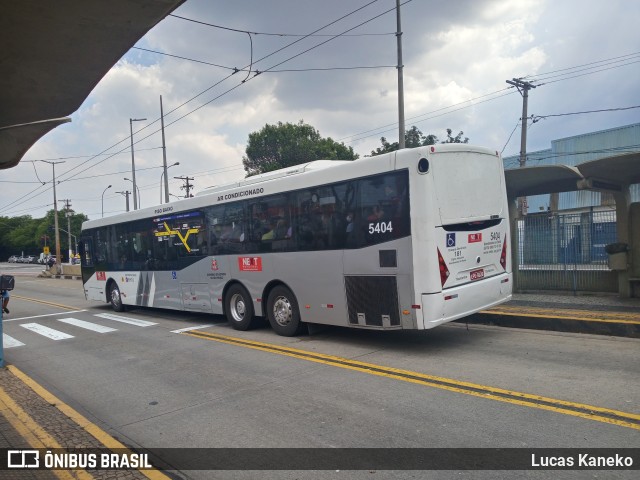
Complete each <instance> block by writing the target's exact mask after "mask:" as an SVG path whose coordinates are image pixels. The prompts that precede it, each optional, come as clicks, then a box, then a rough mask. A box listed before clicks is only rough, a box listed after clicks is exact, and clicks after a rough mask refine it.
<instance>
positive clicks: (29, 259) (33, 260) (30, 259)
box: [24, 255, 38, 263]
mask: <svg viewBox="0 0 640 480" xmlns="http://www.w3.org/2000/svg"><path fill="white" fill-rule="evenodd" d="M36 260H38V258H37V257H36V256H35V255H27V256H26V257H24V263H36Z"/></svg>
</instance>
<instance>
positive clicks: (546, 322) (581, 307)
mask: <svg viewBox="0 0 640 480" xmlns="http://www.w3.org/2000/svg"><path fill="white" fill-rule="evenodd" d="M459 322H462V323H476V324H485V325H497V326H502V327H513V328H528V329H535V330H551V331H556V332H575V333H591V334H598V335H611V336H621V337H633V338H640V299H638V298H619V297H618V296H613V295H611V296H608V295H607V296H605V295H575V296H574V295H554V294H541V293H536V294H531V293H516V294H514V295H513V299H512V300H511V301H510V302H508V303H506V304H502V305H499V306H497V307H494V308H491V309H488V310H483V311H482V312H480V313H478V314H475V315H472V316H471V317H469V318H466V319H462V320H459Z"/></svg>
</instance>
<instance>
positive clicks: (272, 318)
mask: <svg viewBox="0 0 640 480" xmlns="http://www.w3.org/2000/svg"><path fill="white" fill-rule="evenodd" d="M267 318H268V319H269V323H270V324H271V328H272V329H273V331H274V332H276V333H277V334H278V335H282V336H283V337H293V336H295V335H297V334H299V333H300V331H301V329H302V325H303V324H302V321H301V320H300V309H299V308H298V301H297V300H296V297H295V296H294V295H293V292H292V291H291V290H289V289H288V288H287V287H285V286H283V285H278V286H277V287H275V288H274V289H273V290H271V292H269V297H268V299H267Z"/></svg>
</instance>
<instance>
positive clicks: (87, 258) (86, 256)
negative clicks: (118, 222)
mask: <svg viewBox="0 0 640 480" xmlns="http://www.w3.org/2000/svg"><path fill="white" fill-rule="evenodd" d="M92 244H93V241H92V240H91V238H88V237H87V238H82V239H80V243H79V245H78V250H79V251H78V253H79V254H80V264H81V265H82V266H83V267H92V266H93V256H92V252H93V248H92Z"/></svg>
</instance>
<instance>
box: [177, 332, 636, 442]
mask: <svg viewBox="0 0 640 480" xmlns="http://www.w3.org/2000/svg"><path fill="white" fill-rule="evenodd" d="M184 335H190V336H192V337H197V338H203V339H206V340H212V341H216V342H221V343H228V344H231V345H236V346H243V347H247V348H252V349H255V350H261V351H265V352H269V353H276V354H279V355H286V356H290V357H294V358H298V359H302V360H307V361H311V362H316V363H322V364H325V365H330V366H333V367H339V368H345V369H349V370H355V371H359V372H363V373H367V374H370V375H377V376H381V377H387V378H392V379H394V380H401V381H404V382H410V383H415V384H419V385H423V386H428V387H434V388H439V389H442V390H448V391H452V392H456V393H463V394H465V395H472V396H476V397H480V398H486V399H489V400H496V401H499V402H506V403H511V404H515V405H521V406H526V407H531V408H538V409H542V410H549V411H553V412H557V413H562V414H565V415H572V416H576V417H581V418H586V419H589V420H595V421H598V422H603V423H609V424H612V425H618V426H621V427H628V428H633V429H636V430H640V415H637V414H634V413H628V412H622V411H619V410H612V409H608V408H602V407H596V406H593V405H585V404H580V403H574V402H568V401H565V400H559V399H555V398H549V397H543V396H540V395H531V394H528V393H523V392H516V391H513V390H505V389H501V388H496V387H490V386H487V385H480V384H475V383H470V382H463V381H458V380H454V379H451V378H445V377H438V376H434V375H427V374H423V373H419V372H413V371H409V370H401V369H397V368H391V367H385V366H381V365H376V364H373V363H366V362H360V361H357V360H351V359H348V358H343V357H335V356H332V355H325V354H321V353H316V352H310V351H306V350H299V349H295V348H291V347H283V346H280V345H274V344H269V343H262V342H256V341H252V340H245V339H241V338H236V337H229V336H226V335H220V334H213V333H208V332H202V331H189V332H184Z"/></svg>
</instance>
